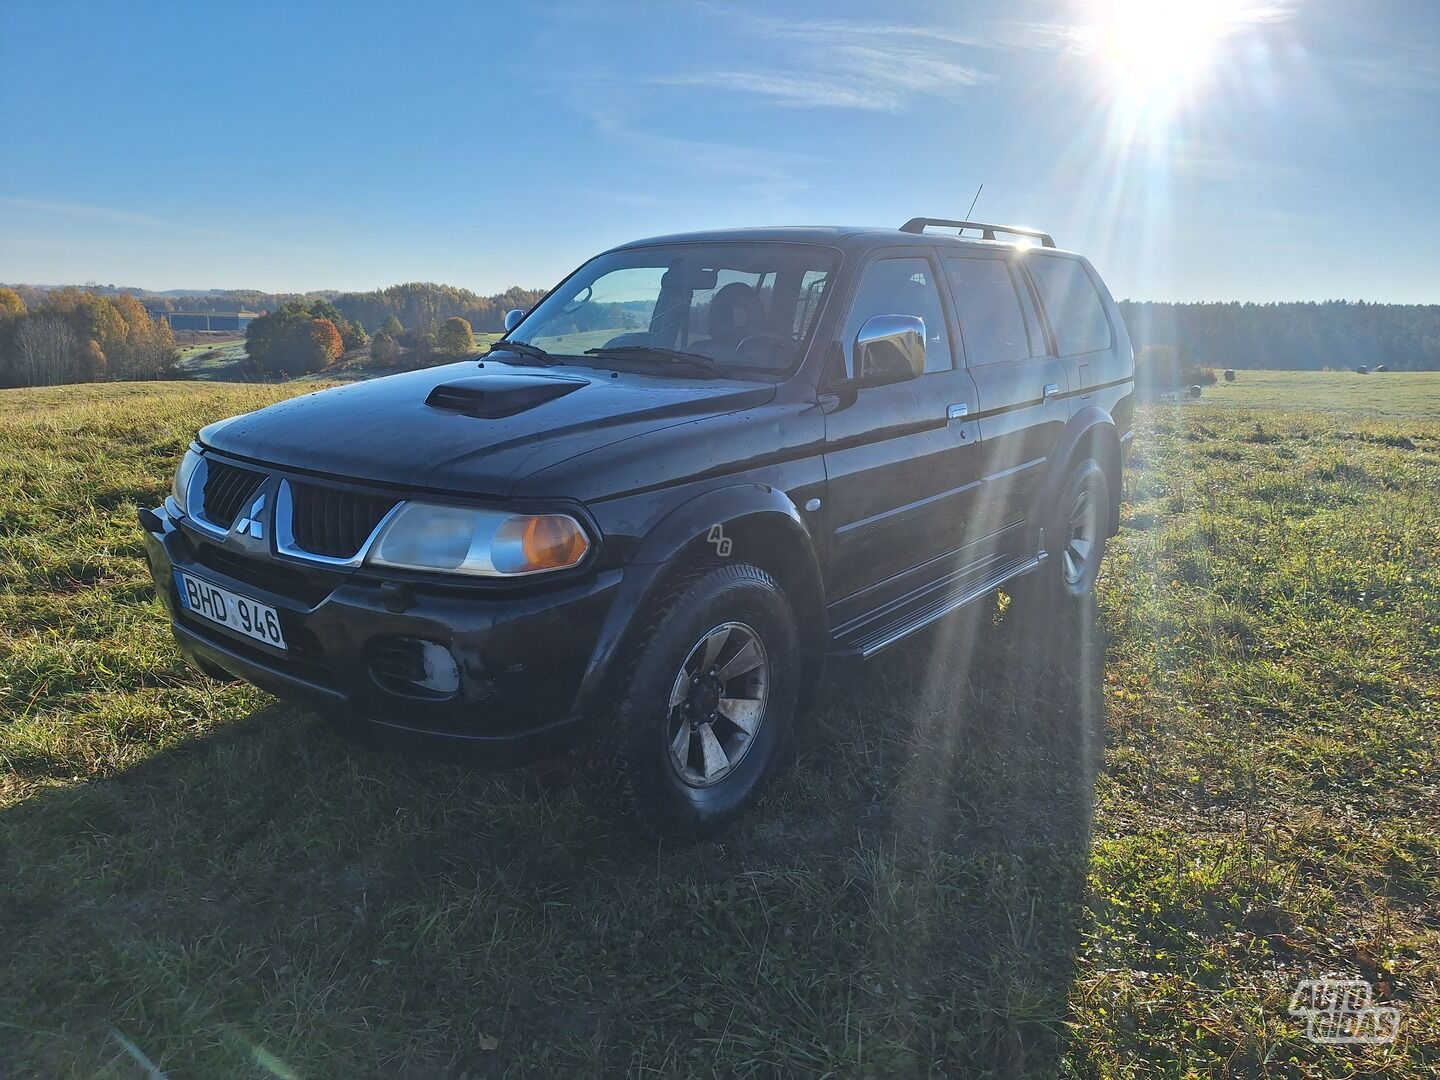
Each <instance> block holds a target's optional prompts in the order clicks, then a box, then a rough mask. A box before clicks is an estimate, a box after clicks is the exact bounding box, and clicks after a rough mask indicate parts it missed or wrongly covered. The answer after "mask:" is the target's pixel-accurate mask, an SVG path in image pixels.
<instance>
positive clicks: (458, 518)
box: [366, 502, 590, 577]
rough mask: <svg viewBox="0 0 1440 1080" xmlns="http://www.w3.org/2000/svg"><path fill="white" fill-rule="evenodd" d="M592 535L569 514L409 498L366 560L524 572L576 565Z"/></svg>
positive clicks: (491, 573) (459, 570)
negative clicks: (511, 511)
mask: <svg viewBox="0 0 1440 1080" xmlns="http://www.w3.org/2000/svg"><path fill="white" fill-rule="evenodd" d="M589 550H590V539H589V537H587V536H586V535H585V530H584V529H582V528H581V527H580V523H579V522H578V521H576V520H575V519H574V518H572V517H570V516H569V515H568V514H509V513H506V512H504V511H502V510H475V509H470V508H468V507H464V506H439V505H436V504H433V503H414V502H412V503H407V504H406V505H405V506H404V507H403V508H401V510H400V512H399V513H397V514H396V515H395V516H394V517H393V518H391V519H390V522H389V524H387V525H386V526H385V529H384V531H383V532H382V533H381V534H380V536H379V539H378V540H377V541H376V543H375V546H374V547H373V548H371V549H370V555H369V557H368V558H367V559H366V561H367V562H368V563H370V564H371V565H373V566H394V567H398V568H401V569H405V570H444V571H447V572H449V573H452V574H475V575H477V576H480V577H520V576H522V575H525V574H540V573H544V572H545V571H547V570H564V569H565V568H566V567H569V566H574V565H575V564H577V563H578V562H579V561H580V560H581V559H583V558H584V557H585V553H586V552H587V551H589Z"/></svg>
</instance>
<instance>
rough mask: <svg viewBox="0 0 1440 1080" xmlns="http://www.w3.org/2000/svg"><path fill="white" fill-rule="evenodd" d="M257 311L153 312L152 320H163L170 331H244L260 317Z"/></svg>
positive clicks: (151, 314) (151, 313)
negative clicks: (167, 324)
mask: <svg viewBox="0 0 1440 1080" xmlns="http://www.w3.org/2000/svg"><path fill="white" fill-rule="evenodd" d="M260 314H261V313H260V312H258V311H155V310H152V311H151V312H150V317H151V318H152V319H164V320H165V321H166V322H168V323H169V324H170V329H171V330H200V331H221V330H228V331H230V332H231V333H234V332H236V331H240V330H244V329H245V328H246V327H247V326H249V325H250V323H251V322H253V321H254V320H255V319H258V318H259V317H260Z"/></svg>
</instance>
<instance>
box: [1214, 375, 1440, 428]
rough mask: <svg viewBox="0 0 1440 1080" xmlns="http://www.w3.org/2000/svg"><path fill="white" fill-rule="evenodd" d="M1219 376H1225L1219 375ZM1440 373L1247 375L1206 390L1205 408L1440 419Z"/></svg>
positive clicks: (1218, 383) (1238, 376) (1221, 381)
mask: <svg viewBox="0 0 1440 1080" xmlns="http://www.w3.org/2000/svg"><path fill="white" fill-rule="evenodd" d="M1215 374H1216V375H1219V374H1221V373H1220V372H1219V371H1217V372H1216V373H1215ZM1436 378H1437V376H1436V374H1435V373H1434V372H1430V371H1381V372H1375V373H1372V374H1370V375H1359V374H1357V373H1355V372H1353V371H1246V370H1240V371H1237V372H1235V381H1234V382H1233V383H1227V382H1225V381H1224V380H1223V379H1221V380H1220V381H1219V382H1217V383H1216V384H1215V385H1214V386H1207V387H1205V388H1204V393H1203V396H1202V401H1203V403H1204V404H1205V405H1206V406H1213V407H1215V408H1229V409H1266V410H1270V409H1283V410H1305V411H1317V412H1324V413H1347V414H1351V415H1356V416H1386V417H1389V418H1391V419H1402V418H1403V419H1413V420H1431V421H1434V420H1436V419H1440V397H1437V394H1436V386H1437V383H1436Z"/></svg>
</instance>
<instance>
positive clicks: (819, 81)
mask: <svg viewBox="0 0 1440 1080" xmlns="http://www.w3.org/2000/svg"><path fill="white" fill-rule="evenodd" d="M694 6H695V7H697V8H699V9H700V10H701V11H704V12H707V13H709V14H711V15H714V16H717V17H723V18H724V19H725V20H726V21H727V22H728V23H729V24H731V25H732V27H734V29H735V31H736V32H739V33H741V34H743V35H744V37H745V38H746V40H747V41H749V42H751V43H756V42H761V43H769V44H771V45H778V46H781V47H782V48H783V67H782V66H780V65H779V64H777V65H772V66H753V67H748V68H736V67H723V68H717V69H715V70H703V69H702V70H690V71H685V72H679V73H671V74H660V75H656V76H652V77H651V78H650V79H649V82H651V83H652V84H655V85H665V86H693V87H706V88H710V89H717V90H727V91H734V92H738V93H743V94H749V95H752V96H754V97H755V98H757V99H759V100H761V101H763V102H764V103H766V104H769V105H774V106H778V107H781V108H798V109H815V108H834V109H865V110H874V111H890V112H893V111H896V110H898V109H901V108H903V107H904V106H905V105H906V104H907V103H909V102H910V101H911V100H912V99H914V98H915V97H918V96H921V95H935V94H946V93H952V92H955V91H957V90H959V89H963V88H964V87H967V86H973V85H975V84H976V83H980V82H984V81H986V80H988V79H989V78H991V77H992V76H991V75H990V74H989V73H988V72H986V71H984V70H982V69H980V68H979V67H976V66H975V65H974V64H973V63H970V62H968V60H966V59H965V58H962V57H961V55H960V53H961V51H962V50H966V49H980V48H996V47H1001V48H1003V47H1011V46H1015V45H1018V43H1019V42H1020V41H1021V40H1022V39H1023V36H1024V35H1023V34H1022V33H1017V32H1015V31H1016V30H1017V29H1018V25H1017V24H1004V25H1003V26H1002V24H995V25H994V26H991V27H989V28H987V29H986V31H985V32H972V31H965V30H960V29H953V28H946V27H940V26H920V25H912V24H906V23H880V22H873V21H850V20H843V19H822V20H798V19H788V18H784V17H781V16H775V15H765V14H759V13H756V12H752V11H743V10H738V9H733V8H730V7H725V6H722V5H718V4H715V3H709V2H703V0H702V2H699V3H697V4H695V5H694ZM1032 29H1033V28H1032ZM1034 32H1035V33H1039V31H1038V30H1035V31H1034ZM1032 43H1033V38H1032Z"/></svg>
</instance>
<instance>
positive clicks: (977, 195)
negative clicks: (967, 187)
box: [965, 184, 985, 221]
mask: <svg viewBox="0 0 1440 1080" xmlns="http://www.w3.org/2000/svg"><path fill="white" fill-rule="evenodd" d="M984 190H985V185H984V184H981V185H980V186H979V187H977V188H976V189H975V198H973V199H971V200H970V209H969V210H966V211H965V220H966V221H969V220H970V215H971V214H973V213H974V212H975V204H976V203H978V202H979V201H980V192H982V191H984Z"/></svg>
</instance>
